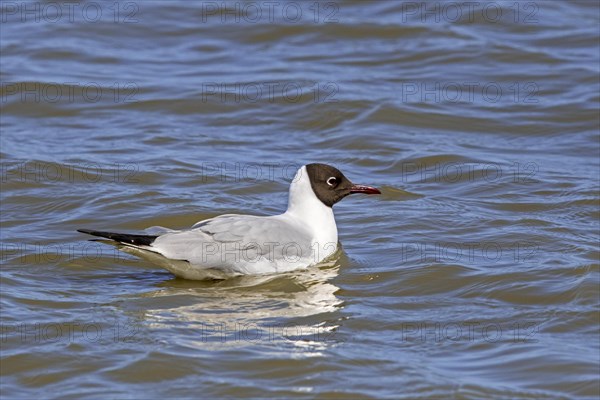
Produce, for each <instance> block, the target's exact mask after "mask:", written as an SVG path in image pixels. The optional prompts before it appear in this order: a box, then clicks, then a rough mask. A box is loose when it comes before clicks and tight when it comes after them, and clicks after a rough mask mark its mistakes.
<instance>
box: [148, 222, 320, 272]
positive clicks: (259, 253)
mask: <svg viewBox="0 0 600 400" xmlns="http://www.w3.org/2000/svg"><path fill="white" fill-rule="evenodd" d="M152 248H153V249H156V251H158V252H159V253H160V254H162V255H164V256H165V257H168V258H170V259H175V260H186V261H189V262H190V263H191V264H193V265H197V266H201V267H203V268H218V269H228V268H232V269H236V268H244V266H246V268H251V267H252V265H251V264H252V263H254V264H256V263H257V262H258V261H259V260H261V262H264V261H267V260H268V262H270V263H273V265H274V268H277V265H280V264H284V261H285V262H289V258H292V259H295V258H302V259H304V258H306V257H310V256H311V254H312V253H311V237H310V235H309V234H308V233H307V232H306V231H305V230H304V229H303V227H299V226H295V225H294V226H292V225H291V223H290V222H289V221H287V220H285V219H283V218H280V217H279V216H275V217H258V216H252V215H235V214H228V215H222V216H219V217H216V218H212V219H209V220H206V221H201V222H199V223H197V224H195V225H194V227H193V228H192V229H190V230H186V231H176V232H168V233H165V234H164V235H161V236H159V237H158V238H157V239H156V240H155V241H154V242H153V243H152ZM286 257H287V258H286Z"/></svg>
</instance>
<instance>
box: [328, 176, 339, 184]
mask: <svg viewBox="0 0 600 400" xmlns="http://www.w3.org/2000/svg"><path fill="white" fill-rule="evenodd" d="M336 180H337V179H336V178H335V176H332V177H329V178H328V179H327V184H328V185H329V186H333V185H334V184H335V181H336Z"/></svg>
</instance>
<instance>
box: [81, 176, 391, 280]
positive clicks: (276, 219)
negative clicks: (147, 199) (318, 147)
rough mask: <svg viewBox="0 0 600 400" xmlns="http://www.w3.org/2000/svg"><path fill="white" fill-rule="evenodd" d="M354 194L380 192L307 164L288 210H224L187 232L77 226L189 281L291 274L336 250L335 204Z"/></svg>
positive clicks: (292, 188) (296, 182)
mask: <svg viewBox="0 0 600 400" xmlns="http://www.w3.org/2000/svg"><path fill="white" fill-rule="evenodd" d="M352 193H365V194H380V193H381V192H380V191H379V190H378V189H376V188H374V187H370V186H363V185H355V184H353V183H352V182H350V181H349V180H348V179H347V178H346V177H345V176H344V174H342V173H341V172H340V171H339V170H338V169H336V168H334V167H332V166H330V165H326V164H308V165H305V166H303V167H301V168H300V169H299V170H298V172H297V173H296V175H295V177H294V179H293V181H292V183H291V185H290V194H289V202H288V208H287V211H286V212H284V213H283V214H280V215H274V216H268V217H260V216H254V215H239V214H225V215H220V216H218V217H215V218H211V219H207V220H204V221H200V222H198V223H196V224H195V225H193V226H192V227H191V228H190V229H187V230H171V229H167V228H162V227H153V228H150V229H148V230H147V232H148V233H150V232H151V233H152V234H151V235H131V234H126V233H113V232H102V231H94V230H89V229H79V230H78V231H79V232H82V233H87V234H90V235H94V236H100V237H103V238H106V239H110V240H111V241H112V243H113V244H117V245H119V246H120V249H121V250H123V251H126V252H128V253H131V254H135V255H137V256H140V257H142V258H145V259H148V260H150V261H152V262H154V263H156V264H158V265H160V266H162V267H164V268H166V269H167V270H169V271H170V272H172V273H173V274H175V275H176V276H179V277H182V278H186V279H207V278H225V277H229V276H235V275H247V274H268V273H276V272H287V271H292V270H295V269H300V268H306V267H309V266H311V265H314V264H317V263H319V262H321V261H323V260H325V259H326V258H328V257H330V256H331V255H332V254H333V253H335V252H336V250H337V248H338V233H337V226H336V224H335V218H334V215H333V209H332V207H333V205H334V204H335V203H337V202H338V201H340V200H342V199H343V198H344V197H346V196H348V195H349V194H352Z"/></svg>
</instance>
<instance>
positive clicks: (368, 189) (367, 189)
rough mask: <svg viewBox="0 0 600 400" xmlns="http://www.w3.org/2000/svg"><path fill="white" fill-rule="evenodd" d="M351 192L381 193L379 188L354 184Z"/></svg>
mask: <svg viewBox="0 0 600 400" xmlns="http://www.w3.org/2000/svg"><path fill="white" fill-rule="evenodd" d="M350 193H351V194H352V193H364V194H381V192H380V191H379V189H377V188H374V187H371V186H365V185H352V187H350Z"/></svg>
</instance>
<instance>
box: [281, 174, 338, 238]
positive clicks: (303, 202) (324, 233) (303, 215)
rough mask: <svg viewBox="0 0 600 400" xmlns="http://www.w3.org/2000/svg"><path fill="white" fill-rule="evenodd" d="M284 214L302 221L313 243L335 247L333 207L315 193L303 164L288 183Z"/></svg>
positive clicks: (335, 230) (335, 233)
mask: <svg viewBox="0 0 600 400" xmlns="http://www.w3.org/2000/svg"><path fill="white" fill-rule="evenodd" d="M284 215H286V216H288V217H290V218H292V219H295V220H296V221H298V222H299V223H302V224H303V225H304V227H305V228H306V229H307V230H308V231H310V233H311V234H312V236H313V243H314V242H317V243H318V244H319V247H321V248H323V246H326V245H327V244H329V243H334V245H335V246H336V247H337V241H338V234H337V226H336V224H335V218H334V216H333V209H332V208H331V207H327V206H326V205H325V204H323V203H322V202H321V200H319V199H318V198H317V196H316V195H315V192H314V191H313V189H312V186H311V184H310V179H309V177H308V173H307V171H306V167H305V166H303V167H302V168H300V169H299V170H298V172H297V173H296V176H295V177H294V180H293V181H292V184H291V185H290V197H289V201H288V208H287V211H286V212H285V214H284ZM329 247H331V246H329Z"/></svg>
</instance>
